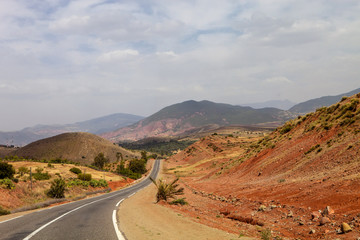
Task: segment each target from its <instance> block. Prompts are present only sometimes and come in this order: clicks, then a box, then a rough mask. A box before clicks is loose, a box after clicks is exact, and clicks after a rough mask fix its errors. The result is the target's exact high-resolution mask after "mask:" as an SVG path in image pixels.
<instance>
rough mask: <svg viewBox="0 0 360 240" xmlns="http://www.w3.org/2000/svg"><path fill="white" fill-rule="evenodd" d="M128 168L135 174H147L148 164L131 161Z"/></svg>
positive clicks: (141, 161) (142, 161)
mask: <svg viewBox="0 0 360 240" xmlns="http://www.w3.org/2000/svg"><path fill="white" fill-rule="evenodd" d="M128 168H129V169H130V170H131V171H132V172H134V173H141V174H143V173H146V163H145V161H144V160H142V159H133V160H131V161H130V162H129V167H128Z"/></svg>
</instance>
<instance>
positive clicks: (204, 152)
mask: <svg viewBox="0 0 360 240" xmlns="http://www.w3.org/2000/svg"><path fill="white" fill-rule="evenodd" d="M359 134H360V94H356V95H354V96H351V97H349V98H346V99H343V100H342V101H341V102H338V103H336V104H334V105H332V106H329V107H322V108H320V109H318V110H317V111H316V112H312V113H309V114H307V115H304V116H299V117H298V118H295V119H293V120H290V121H288V122H286V123H285V124H284V125H283V126H281V127H278V128H277V129H276V130H275V131H273V132H272V133H270V134H268V135H266V136H265V137H258V138H248V139H247V138H239V137H230V136H221V135H209V136H207V137H205V138H202V139H201V140H199V141H197V142H196V143H194V144H193V145H190V146H189V147H187V148H186V149H184V150H183V151H181V152H180V153H178V154H176V155H174V156H172V157H170V158H169V159H167V160H166V161H165V162H164V168H166V169H168V173H173V174H174V175H176V176H181V181H182V183H183V185H182V186H184V187H185V188H186V189H189V191H187V193H185V195H184V196H183V197H184V198H186V200H187V201H189V202H191V204H192V206H196V209H195V210H193V211H194V212H196V213H197V214H194V215H192V216H194V217H197V216H198V215H199V214H198V213H201V218H202V219H209V220H204V222H206V221H208V222H209V224H211V226H214V225H220V224H221V225H222V226H223V227H224V228H225V227H226V222H225V221H224V219H225V218H228V220H229V221H230V219H231V220H232V221H231V222H230V224H229V225H228V227H229V230H232V231H236V230H237V229H238V225H236V224H239V225H241V226H243V225H245V224H244V223H247V225H246V226H250V225H251V224H252V225H255V226H253V228H251V226H250V227H249V228H247V235H248V234H251V236H254V237H258V234H259V233H258V229H257V228H258V226H256V225H260V224H259V223H261V225H264V226H271V227H272V229H275V230H274V232H275V231H276V233H274V235H273V237H274V236H279V238H283V239H285V238H286V239H324V232H325V231H326V232H327V233H326V238H329V239H335V238H337V237H338V236H339V234H338V233H339V231H337V229H339V227H340V226H341V224H342V223H343V222H345V223H349V224H350V225H352V226H354V229H358V227H359V225H355V222H356V221H358V220H357V219H358V216H357V215H358V213H359V212H360V204H359V202H360V198H359V196H360V179H359V171H360V155H359V152H360V142H359ZM174 177H175V176H174ZM327 206H328V207H327ZM177 209H178V210H180V211H181V207H179V208H177ZM193 209H194V208H193ZM208 209H211V212H208V213H206V212H207V210H208ZM325 209H326V210H325ZM184 211H185V210H184ZM186 211H187V212H188V211H189V209H186ZM214 213H220V214H219V215H218V216H216V217H215V214H214ZM320 213H321V214H320ZM323 216H324V217H326V219H323ZM324 220H328V221H327V222H325V221H324ZM308 222H311V223H309V225H311V229H313V230H314V231H312V232H310V234H309V228H308V227H309V226H308V225H307V223H308ZM234 223H236V224H234ZM274 223H275V224H274ZM234 226H235V227H234ZM284 226H286V228H285V227H284ZM304 226H307V227H304ZM355 226H356V227H355ZM340 232H341V231H340ZM275 234H276V235H275ZM356 234H358V233H346V239H352V238H356V237H357V236H356ZM343 235H345V234H343Z"/></svg>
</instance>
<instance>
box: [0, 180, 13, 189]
mask: <svg viewBox="0 0 360 240" xmlns="http://www.w3.org/2000/svg"><path fill="white" fill-rule="evenodd" d="M0 187H2V188H6V189H14V188H15V184H14V183H13V181H11V179H8V178H4V179H0Z"/></svg>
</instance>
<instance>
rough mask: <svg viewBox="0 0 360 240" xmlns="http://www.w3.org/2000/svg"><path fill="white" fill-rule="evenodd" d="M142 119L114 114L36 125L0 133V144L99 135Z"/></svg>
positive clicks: (129, 115) (17, 144) (16, 144)
mask: <svg viewBox="0 0 360 240" xmlns="http://www.w3.org/2000/svg"><path fill="white" fill-rule="evenodd" d="M141 119H143V117H141V116H136V115H131V114H125V113H116V114H112V115H108V116H104V117H100V118H95V119H91V120H87V121H83V122H77V123H73V124H65V125H37V126H35V127H29V128H25V129H23V130H21V131H14V132H0V144H5V145H15V146H23V145H26V144H28V143H30V142H33V141H36V140H39V139H43V138H46V137H51V136H55V135H58V134H61V133H65V132H89V133H93V134H101V133H104V132H109V131H113V130H116V129H118V128H121V127H125V126H128V125H131V124H133V123H136V122H138V121H139V120H141Z"/></svg>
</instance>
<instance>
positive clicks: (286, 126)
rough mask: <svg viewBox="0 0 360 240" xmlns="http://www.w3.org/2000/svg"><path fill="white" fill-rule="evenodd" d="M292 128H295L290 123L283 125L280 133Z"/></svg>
mask: <svg viewBox="0 0 360 240" xmlns="http://www.w3.org/2000/svg"><path fill="white" fill-rule="evenodd" d="M291 129H293V126H292V125H290V124H286V125H285V126H284V127H282V128H281V129H280V133H281V134H285V133H288V132H290V131H291Z"/></svg>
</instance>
